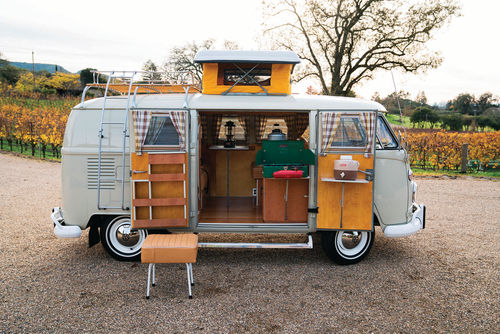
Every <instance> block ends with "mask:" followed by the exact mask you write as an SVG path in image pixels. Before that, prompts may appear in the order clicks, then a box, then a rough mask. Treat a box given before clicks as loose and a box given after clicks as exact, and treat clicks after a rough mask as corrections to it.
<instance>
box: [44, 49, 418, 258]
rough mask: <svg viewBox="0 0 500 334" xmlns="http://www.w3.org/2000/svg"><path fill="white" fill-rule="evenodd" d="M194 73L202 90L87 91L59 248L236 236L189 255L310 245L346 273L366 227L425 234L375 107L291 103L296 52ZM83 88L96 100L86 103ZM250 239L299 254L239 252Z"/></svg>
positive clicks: (135, 81)
mask: <svg viewBox="0 0 500 334" xmlns="http://www.w3.org/2000/svg"><path fill="white" fill-rule="evenodd" d="M194 61H195V62H196V63H198V64H201V66H202V68H203V78H202V82H201V83H190V82H187V81H185V80H184V79H183V77H182V76H180V77H179V76H177V77H176V80H177V81H176V82H175V83H172V80H173V79H172V77H173V75H172V74H169V76H168V80H169V82H165V80H166V79H165V78H164V77H162V79H164V80H163V81H162V82H159V81H155V80H149V81H146V80H144V79H143V78H144V75H143V73H140V72H107V73H104V74H105V78H106V79H107V82H106V83H98V82H99V80H96V83H94V84H90V85H89V86H88V87H87V88H86V89H85V90H84V94H83V97H82V102H81V103H80V104H78V105H77V106H75V107H74V108H73V110H72V111H71V114H70V116H69V119H68V123H67V127H66V132H65V135H64V143H63V147H62V207H55V208H54V209H53V213H52V221H53V222H54V225H55V227H54V232H55V235H56V236H58V237H74V238H78V237H80V236H81V231H82V230H84V229H87V228H89V229H90V231H89V245H90V246H92V245H94V244H96V243H98V242H101V243H102V245H103V246H104V248H105V249H106V251H107V252H108V253H109V254H110V255H111V256H113V257H114V258H116V259H118V260H133V259H137V258H138V257H139V256H140V252H141V245H142V243H143V241H144V239H145V238H146V236H147V235H148V234H150V233H184V232H191V233H198V234H200V236H201V235H202V234H203V233H207V232H210V233H214V232H215V233H238V235H239V236H241V239H242V240H241V242H234V243H222V242H200V243H199V247H230V248H231V247H233V248H234V247H241V248H299V249H302V248H312V247H313V242H312V240H313V239H312V237H311V234H312V233H320V234H321V244H322V248H323V249H324V251H325V252H326V254H327V255H328V257H329V258H330V259H332V260H333V261H334V262H336V263H339V264H353V263H356V262H358V261H360V260H361V259H363V258H364V257H365V256H366V255H367V254H368V253H369V251H370V249H371V247H372V245H373V242H374V234H375V227H376V226H379V227H380V231H381V232H382V233H383V234H384V235H385V236H387V237H404V236H408V235H411V234H414V233H416V232H418V231H419V230H420V229H423V228H424V226H425V207H424V205H421V204H417V203H416V190H417V186H416V184H415V182H414V181H413V180H412V172H411V169H410V166H409V163H408V153H407V152H406V151H405V149H404V148H403V147H402V145H401V142H400V139H399V138H398V137H397V136H395V134H394V132H393V130H392V129H391V126H390V125H389V123H388V122H387V120H386V118H385V116H384V113H385V112H386V110H385V108H384V107H383V106H382V105H380V104H379V103H376V102H372V101H365V100H362V99H357V98H349V97H336V96H317V95H296V94H291V73H292V71H293V68H294V66H295V65H296V64H298V63H299V58H298V56H297V55H296V54H295V53H293V52H288V51H212V50H209V51H200V52H199V53H198V54H197V55H196V57H195V59H194ZM102 74H103V73H99V72H96V73H95V75H96V76H98V75H102ZM165 75H167V74H165ZM157 77H158V76H157ZM179 78H180V79H179ZM91 87H94V88H99V89H102V90H103V92H104V93H103V97H100V98H95V99H91V100H85V95H86V93H87V90H88V89H89V88H91ZM111 92H114V94H111ZM247 233H272V234H277V235H278V236H279V235H282V234H285V233H296V234H303V235H304V241H303V242H299V243H285V242H283V243H249V242H245V235H246V234H247ZM200 239H201V240H203V239H202V238H200ZM275 239H276V238H275Z"/></svg>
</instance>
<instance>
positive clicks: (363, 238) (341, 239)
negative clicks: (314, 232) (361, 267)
mask: <svg viewBox="0 0 500 334" xmlns="http://www.w3.org/2000/svg"><path fill="white" fill-rule="evenodd" d="M374 239H375V232H374V231H373V232H370V231H332V232H323V233H322V235H321V243H322V246H323V250H324V251H325V253H326V255H327V256H328V257H329V258H330V259H331V260H332V261H334V262H335V263H337V264H342V265H347V264H354V263H358V262H359V261H361V260H362V259H363V258H364V257H365V256H367V255H368V253H369V252H370V249H371V248H372V246H373V240H374Z"/></svg>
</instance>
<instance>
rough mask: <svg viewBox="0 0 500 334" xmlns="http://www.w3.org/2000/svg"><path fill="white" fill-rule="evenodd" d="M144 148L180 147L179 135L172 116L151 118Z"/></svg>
mask: <svg viewBox="0 0 500 334" xmlns="http://www.w3.org/2000/svg"><path fill="white" fill-rule="evenodd" d="M144 146H175V147H177V146H179V135H178V133H177V130H176V129H175V127H174V124H173V123H172V120H171V119H170V116H168V115H161V116H152V117H151V121H150V123H149V128H148V132H147V134H146V138H145V139H144Z"/></svg>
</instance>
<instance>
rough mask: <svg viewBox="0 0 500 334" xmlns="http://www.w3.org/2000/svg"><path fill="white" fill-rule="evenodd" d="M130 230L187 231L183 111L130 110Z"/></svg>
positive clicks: (187, 197)
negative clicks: (132, 135)
mask: <svg viewBox="0 0 500 334" xmlns="http://www.w3.org/2000/svg"><path fill="white" fill-rule="evenodd" d="M132 113H133V114H132V122H133V124H132V125H133V128H134V137H135V138H134V143H135V150H134V151H133V152H131V169H132V177H131V178H132V227H133V228H169V227H187V226H188V223H189V219H188V218H189V214H188V213H189V182H188V181H189V171H188V166H189V157H188V153H187V150H186V147H187V145H186V139H187V138H188V136H187V133H186V132H187V131H186V129H187V128H188V127H187V126H186V122H187V119H188V117H187V111H185V110H174V111H171V110H170V111H148V110H133V111H132ZM131 146H132V145H131Z"/></svg>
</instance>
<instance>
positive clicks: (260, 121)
mask: <svg viewBox="0 0 500 334" xmlns="http://www.w3.org/2000/svg"><path fill="white" fill-rule="evenodd" d="M255 123H256V124H255V130H256V131H255V139H256V140H257V142H259V143H261V142H262V136H263V135H264V132H265V131H266V124H267V117H266V116H264V115H258V116H256V117H255Z"/></svg>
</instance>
